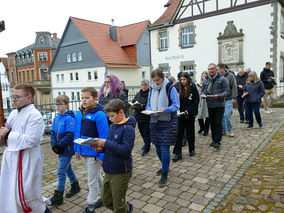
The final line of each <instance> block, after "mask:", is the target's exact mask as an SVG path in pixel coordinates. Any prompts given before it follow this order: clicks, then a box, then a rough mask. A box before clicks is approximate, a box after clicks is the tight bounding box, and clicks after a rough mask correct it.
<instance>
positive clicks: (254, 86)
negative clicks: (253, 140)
mask: <svg viewBox="0 0 284 213" xmlns="http://www.w3.org/2000/svg"><path fill="white" fill-rule="evenodd" d="M264 94H265V89H264V85H263V83H262V81H261V80H260V79H259V78H258V76H257V74H256V72H251V73H250V74H249V77H248V80H247V83H246V84H245V89H244V94H243V96H242V97H243V98H244V101H245V103H246V107H247V113H248V114H247V117H248V120H249V125H248V127H247V128H252V127H253V112H254V115H255V118H256V121H257V123H258V125H259V127H262V122H261V116H260V110H259V108H260V103H261V98H262V97H263V96H264Z"/></svg>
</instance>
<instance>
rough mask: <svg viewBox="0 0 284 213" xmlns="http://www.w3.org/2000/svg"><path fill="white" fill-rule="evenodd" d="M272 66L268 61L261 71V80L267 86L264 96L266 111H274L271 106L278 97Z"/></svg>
mask: <svg viewBox="0 0 284 213" xmlns="http://www.w3.org/2000/svg"><path fill="white" fill-rule="evenodd" d="M270 68H271V63H270V62H266V63H265V67H264V68H263V71H262V72H261V73H260V80H261V81H262V82H263V84H264V88H265V94H264V96H263V106H264V112H266V113H271V112H273V111H272V110H271V109H270V107H271V106H272V105H273V104H274V102H275V99H276V97H275V89H274V85H276V83H275V81H274V73H273V71H272V70H271V69H270ZM268 96H270V103H269V105H268V104H267V97H268Z"/></svg>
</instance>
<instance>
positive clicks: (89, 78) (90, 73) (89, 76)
mask: <svg viewBox="0 0 284 213" xmlns="http://www.w3.org/2000/svg"><path fill="white" fill-rule="evenodd" d="M88 80H92V72H90V71H89V72H88Z"/></svg>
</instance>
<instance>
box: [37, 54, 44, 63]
mask: <svg viewBox="0 0 284 213" xmlns="http://www.w3.org/2000/svg"><path fill="white" fill-rule="evenodd" d="M37 56H38V61H42V60H43V55H42V53H38V54H37Z"/></svg>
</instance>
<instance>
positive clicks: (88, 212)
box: [83, 207, 95, 213]
mask: <svg viewBox="0 0 284 213" xmlns="http://www.w3.org/2000/svg"><path fill="white" fill-rule="evenodd" d="M83 213H95V209H89V208H88V207H86V208H85V210H84V211H83Z"/></svg>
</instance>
